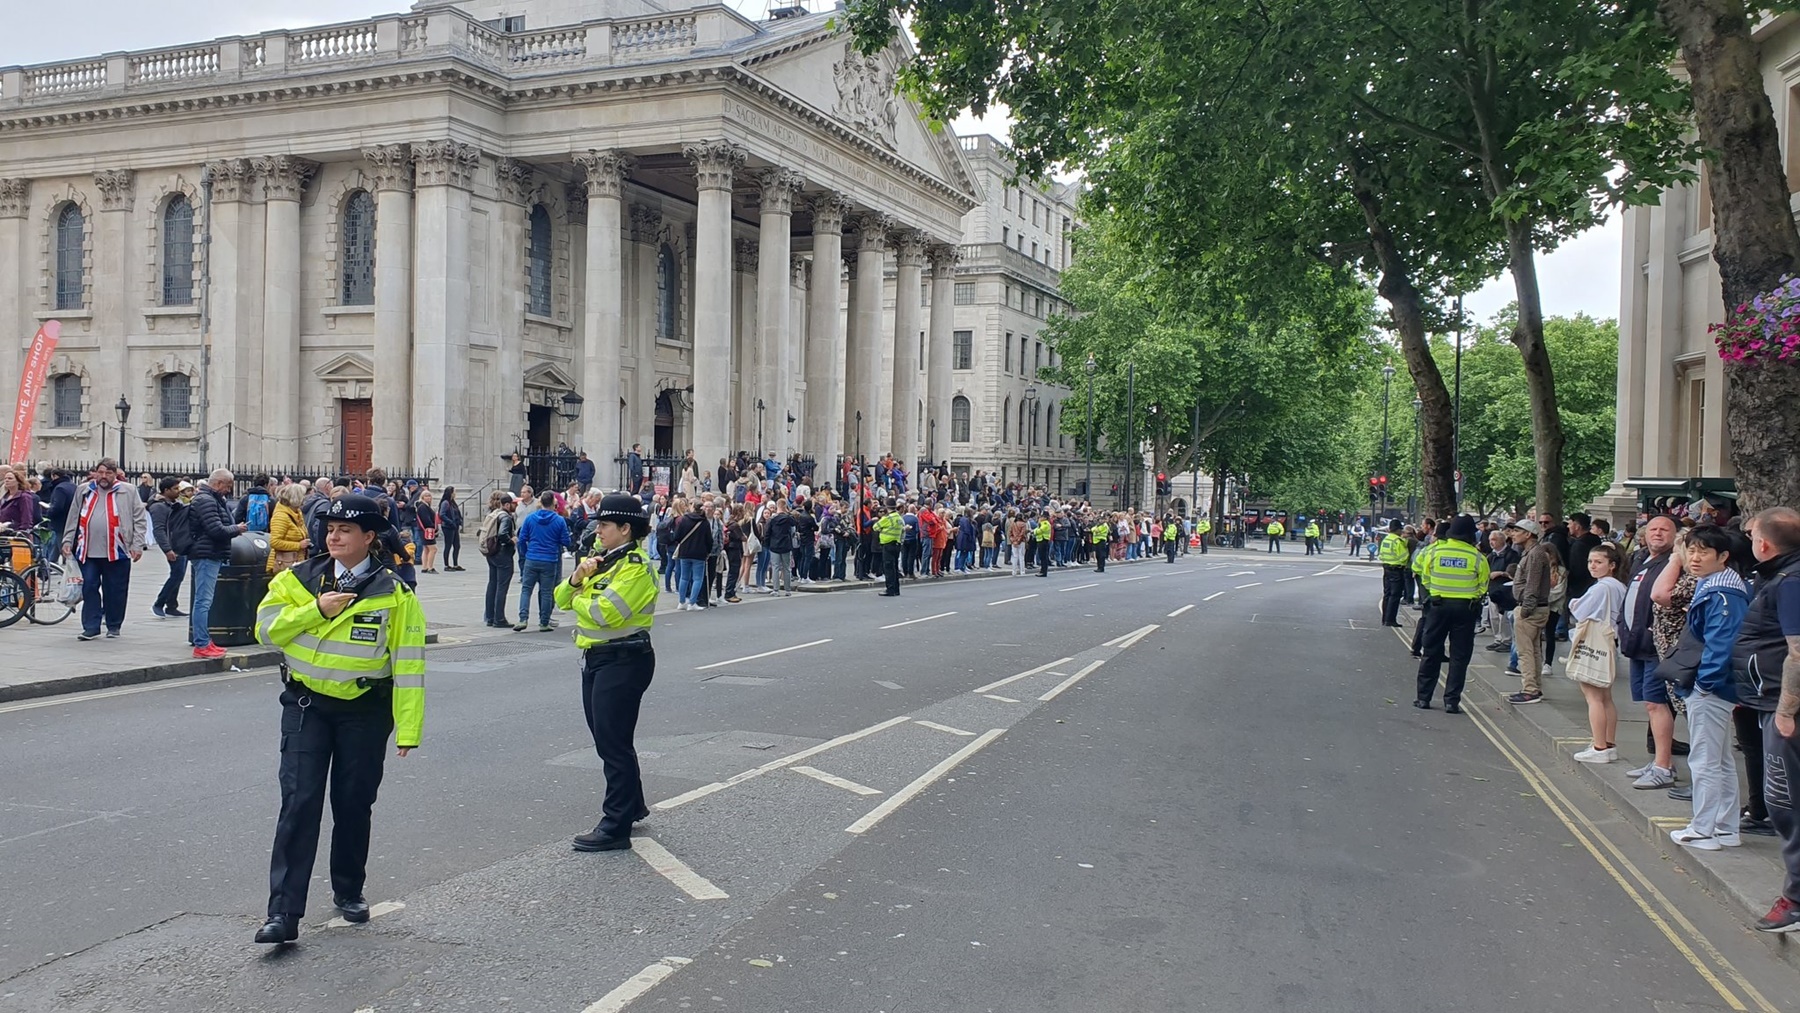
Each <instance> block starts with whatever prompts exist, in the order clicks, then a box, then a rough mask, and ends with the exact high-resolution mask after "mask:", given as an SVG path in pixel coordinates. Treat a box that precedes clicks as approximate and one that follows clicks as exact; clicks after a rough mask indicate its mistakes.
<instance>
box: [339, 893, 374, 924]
mask: <svg viewBox="0 0 1800 1013" xmlns="http://www.w3.org/2000/svg"><path fill="white" fill-rule="evenodd" d="M331 904H332V906H333V907H335V908H337V909H338V914H341V915H343V916H344V920H345V921H347V922H349V923H350V924H352V925H361V924H362V923H363V922H366V921H368V920H369V902H368V901H366V900H363V899H362V898H361V897H333V898H332V899H331Z"/></svg>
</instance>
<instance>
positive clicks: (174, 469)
mask: <svg viewBox="0 0 1800 1013" xmlns="http://www.w3.org/2000/svg"><path fill="white" fill-rule="evenodd" d="M99 460H100V459H99V458H92V459H89V460H51V461H34V462H31V464H32V466H33V467H35V468H37V469H38V470H39V471H40V472H42V471H44V470H47V469H51V468H60V469H61V470H63V471H65V472H68V474H69V476H70V477H71V478H74V479H75V480H76V481H81V480H82V479H84V478H86V477H87V474H88V472H90V471H92V470H93V467H94V465H95V464H96V463H98V462H99ZM125 468H126V474H125V481H128V482H131V483H134V484H135V483H136V482H138V481H139V480H140V477H141V476H143V475H149V476H150V479H151V482H152V484H157V483H160V482H161V481H162V480H163V479H164V478H169V477H174V478H183V479H186V480H188V481H190V482H192V483H194V484H195V485H200V484H202V483H204V482H205V481H206V479H207V476H209V475H211V474H212V473H213V471H214V470H216V469H218V468H225V469H227V470H229V471H230V472H231V474H232V477H233V478H234V479H235V480H236V483H235V484H236V486H237V491H238V492H242V491H244V490H245V489H248V488H250V486H251V484H252V483H254V482H255V480H256V479H257V478H258V477H260V476H263V475H267V476H268V477H269V479H270V480H271V482H279V481H280V480H281V479H283V478H286V479H288V480H289V481H293V482H300V481H313V480H316V479H320V478H329V479H331V480H332V481H333V482H339V483H348V482H349V481H351V480H352V479H367V478H368V475H355V474H346V473H344V472H342V471H340V470H339V469H336V468H330V467H321V466H314V467H299V466H296V465H264V464H214V465H210V466H208V467H205V468H202V467H201V466H200V465H199V463H198V462H195V463H192V464H156V465H151V466H148V467H134V466H133V465H132V462H131V461H126V462H125ZM383 474H384V475H385V476H386V478H387V480H388V481H399V482H402V483H404V482H410V481H413V480H415V479H416V480H418V481H419V482H421V483H429V482H432V481H433V480H434V479H433V476H431V475H430V474H429V473H421V472H413V471H410V470H408V471H386V470H385V469H384V470H383Z"/></svg>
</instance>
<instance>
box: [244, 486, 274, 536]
mask: <svg viewBox="0 0 1800 1013" xmlns="http://www.w3.org/2000/svg"><path fill="white" fill-rule="evenodd" d="M269 506H270V498H269V494H268V493H266V492H258V491H257V490H254V489H252V490H251V491H249V492H247V493H245V494H244V524H245V525H247V526H248V527H249V528H250V530H251V531H267V530H269Z"/></svg>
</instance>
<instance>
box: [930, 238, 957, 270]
mask: <svg viewBox="0 0 1800 1013" xmlns="http://www.w3.org/2000/svg"><path fill="white" fill-rule="evenodd" d="M928 252H929V255H930V257H931V273H932V276H933V277H936V278H954V277H956V262H957V261H958V260H961V259H962V251H961V250H959V249H957V248H956V247H954V246H951V245H950V244H949V243H933V244H932V246H931V249H930V251H928Z"/></svg>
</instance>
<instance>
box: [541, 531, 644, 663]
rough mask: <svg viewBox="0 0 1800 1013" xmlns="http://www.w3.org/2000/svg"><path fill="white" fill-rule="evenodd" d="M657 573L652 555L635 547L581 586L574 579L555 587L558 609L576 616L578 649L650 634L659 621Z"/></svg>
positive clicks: (561, 582)
mask: <svg viewBox="0 0 1800 1013" xmlns="http://www.w3.org/2000/svg"><path fill="white" fill-rule="evenodd" d="M656 590H657V588H656V572H655V571H654V570H652V569H651V568H650V556H649V555H648V554H647V553H645V552H644V550H643V549H642V548H640V547H638V546H636V545H633V546H632V547H631V548H630V549H627V550H626V552H625V555H624V556H622V557H620V558H619V560H618V562H616V563H614V564H612V565H611V566H610V567H607V568H606V570H604V571H603V572H600V573H596V574H594V575H593V576H592V577H589V578H588V579H587V580H585V581H583V582H582V583H580V584H576V583H575V582H574V578H573V577H571V578H570V579H568V580H562V581H558V582H557V584H556V591H555V595H556V607H557V608H559V609H561V610H563V611H564V612H573V613H575V646H576V647H579V648H581V649H582V650H584V651H585V650H587V649H588V648H590V647H593V646H594V645H595V644H604V643H606V642H607V641H609V640H619V639H622V638H624V637H629V636H631V635H632V634H634V633H637V632H638V631H639V630H642V631H644V632H646V633H647V632H649V630H650V627H651V625H652V624H654V623H655V621H656Z"/></svg>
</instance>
